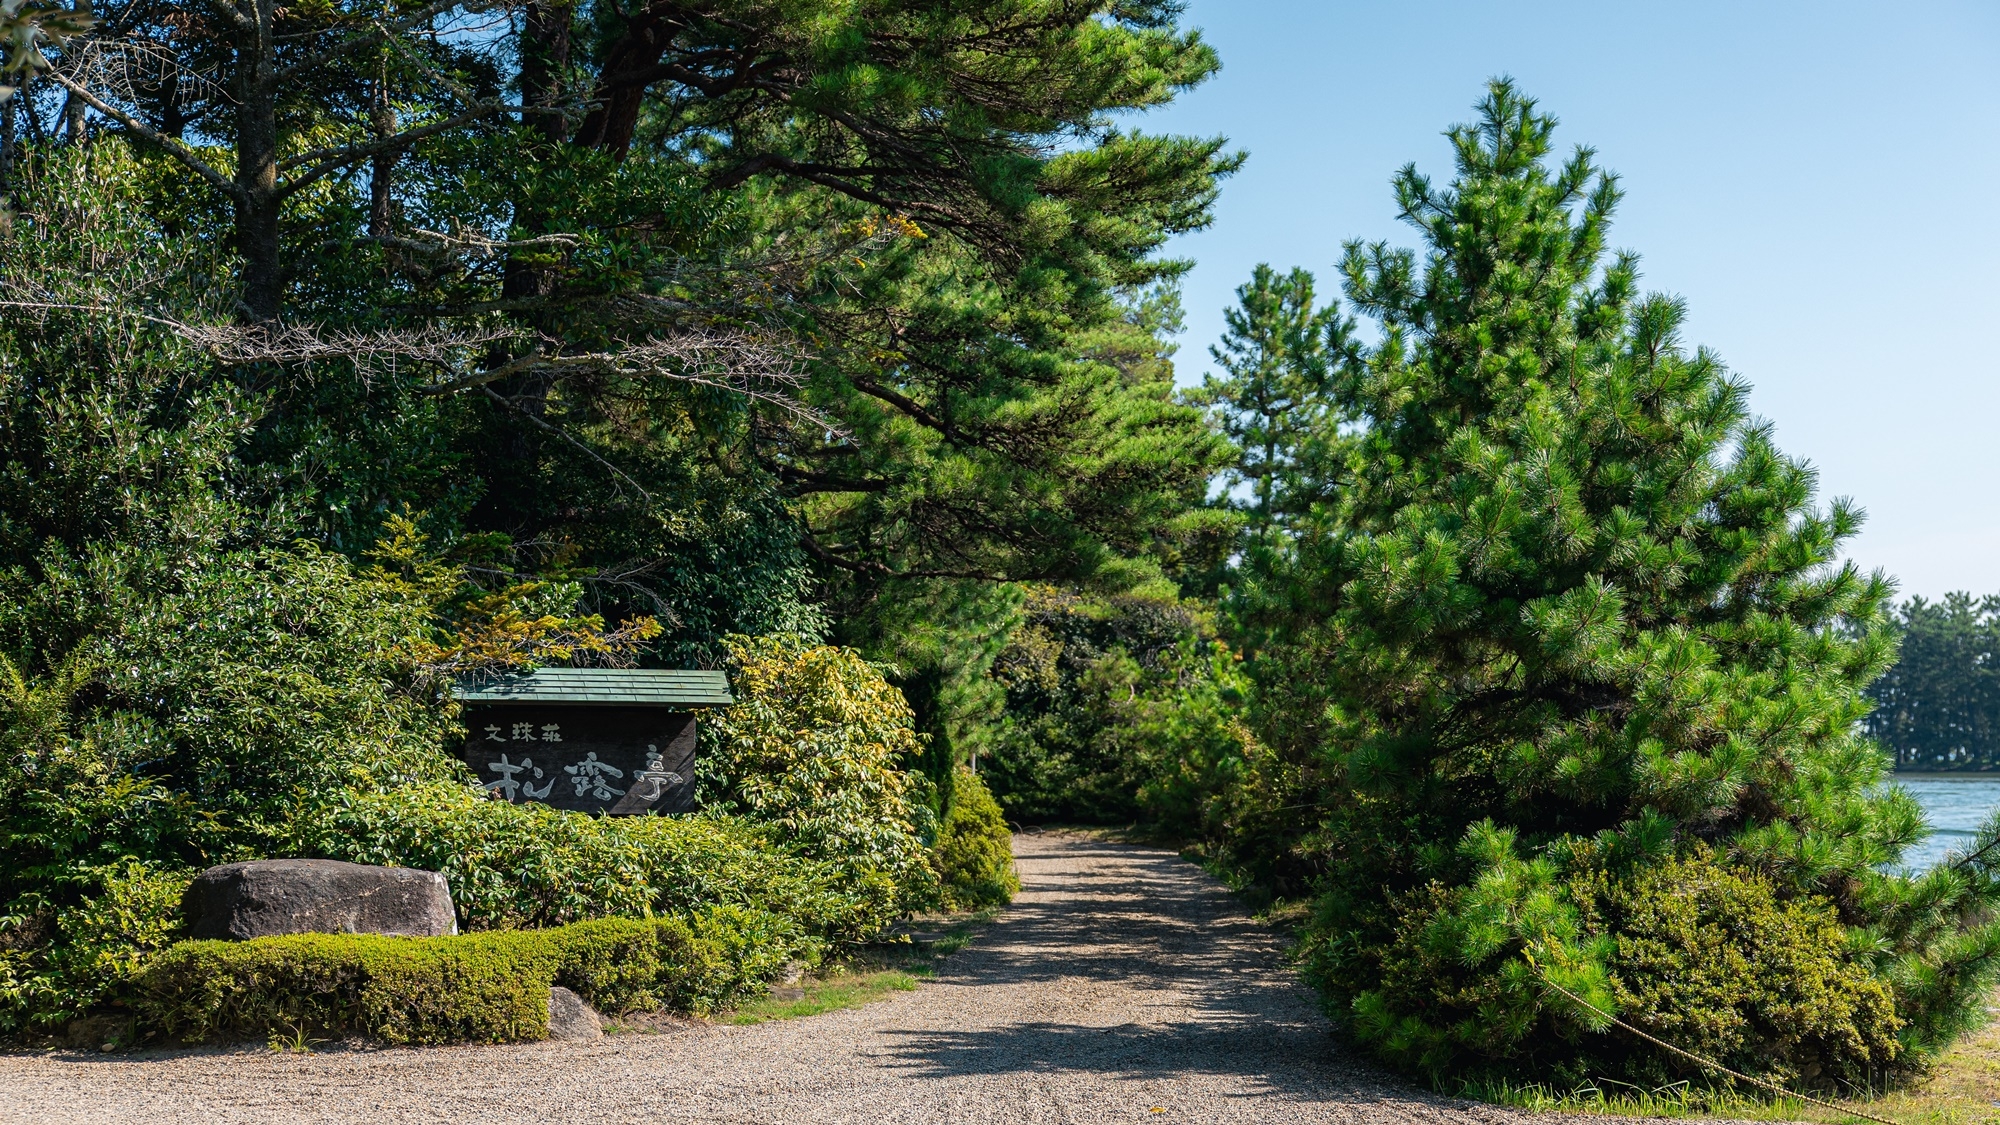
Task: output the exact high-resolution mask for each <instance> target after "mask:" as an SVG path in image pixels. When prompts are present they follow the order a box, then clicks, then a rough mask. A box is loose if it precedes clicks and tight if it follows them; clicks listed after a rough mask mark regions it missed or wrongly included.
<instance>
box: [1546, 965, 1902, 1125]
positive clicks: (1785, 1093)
mask: <svg viewBox="0 0 2000 1125" xmlns="http://www.w3.org/2000/svg"><path fill="white" fill-rule="evenodd" d="M1528 964H1529V965H1532V966H1534V970H1535V975H1536V976H1538V977H1540V978H1541V980H1542V983H1543V984H1546V985H1548V986H1549V987H1550V988H1553V989H1555V990H1556V991H1557V992H1560V993H1562V994H1563V995H1564V996H1567V997H1569V999H1570V1001H1571V1002H1572V1003H1574V1004H1577V1005H1579V1006H1581V1007H1584V1008H1588V1009H1590V1010H1591V1011H1593V1012H1596V1013H1597V1014H1598V1015H1600V1016H1603V1017H1604V1018H1605V1019H1607V1020H1609V1021H1610V1022H1611V1023H1613V1024H1615V1025H1616V1026H1618V1027H1621V1028H1624V1029H1625V1030H1626V1031H1629V1032H1631V1033H1632V1034H1634V1035H1636V1036H1638V1037H1639V1038H1641V1039H1644V1040H1645V1041H1646V1042H1648V1043H1651V1044H1652V1045H1653V1046H1655V1047H1658V1048H1660V1049H1662V1050H1666V1051H1672V1052H1673V1053H1674V1054H1676V1055H1679V1056H1680V1057H1682V1058H1684V1059H1688V1060H1691V1061H1693V1062H1694V1063H1696V1064H1697V1065H1700V1066H1705V1067H1707V1068H1709V1069H1710V1070H1719V1071H1721V1072H1722V1073H1724V1074H1727V1075H1728V1076H1730V1077H1731V1078H1739V1079H1742V1080H1743V1081H1745V1082H1748V1083H1750V1084H1751V1085H1752V1086H1757V1087H1760V1088H1762V1089H1765V1090H1769V1091H1770V1092H1771V1093H1774V1094H1777V1095H1778V1096H1779V1097H1785V1098H1797V1099H1799V1100H1800V1101H1802V1102H1811V1103H1812V1104H1813V1105H1816V1106H1824V1107H1825V1108H1827V1109H1830V1110H1833V1111H1834V1112H1835V1113H1845V1114H1847V1115H1849V1116H1851V1117H1859V1118H1862V1119H1863V1120H1866V1121H1873V1122H1876V1123H1877V1125H1902V1122H1900V1121H1891V1120H1889V1119H1888V1118H1886V1117H1877V1116H1875V1115H1874V1114H1872V1113H1863V1112H1862V1111H1860V1110H1858V1109H1849V1108H1848V1107H1846V1106H1844V1105H1836V1104H1834V1103H1833V1102H1829V1101H1825V1100H1822V1099H1820V1098H1815V1097H1813V1096H1812V1095H1811V1094H1801V1093H1799V1092H1797V1091H1796V1090H1787V1089H1785V1088H1784V1087H1783V1086H1780V1085H1778V1084H1777V1083H1775V1082H1766V1081H1765V1080H1763V1079H1762V1078H1753V1077H1751V1076H1750V1075H1748V1074H1744V1073H1743V1072H1742V1071H1739V1070H1731V1069H1729V1068H1728V1067H1726V1066H1724V1065H1722V1064H1721V1063H1719V1062H1716V1061H1715V1060H1714V1059H1706V1058H1703V1057H1701V1056H1700V1055H1697V1054H1695V1053H1694V1052H1693V1051H1683V1050H1682V1049H1680V1048H1679V1047H1676V1046H1674V1045H1673V1044H1672V1043H1669V1042H1667V1041H1665V1040H1664V1039H1660V1038H1659V1037H1657V1036H1653V1035H1648V1034H1647V1033H1646V1032H1643V1031H1641V1030H1639V1029H1638V1028H1636V1027H1633V1026H1632V1025H1631V1024H1629V1023H1626V1022H1625V1021H1624V1020H1621V1019H1619V1018H1618V1017H1617V1016H1614V1015H1612V1014H1611V1013H1610V1012H1607V1011H1605V1010H1604V1009H1602V1008H1600V1007H1598V1006H1597V1005H1595V1004H1593V1003H1591V1002H1590V1001H1588V1000H1585V999H1584V998H1583V997H1581V996H1578V995H1577V994H1576V993H1574V992H1571V991H1570V990H1569V989H1567V988H1564V987H1563V986H1562V985H1559V984H1557V983H1556V982H1554V981H1552V980H1550V979H1549V976H1548V974H1547V973H1545V972H1543V971H1542V967H1541V966H1540V965H1536V964H1535V959H1534V958H1533V957H1530V958H1528Z"/></svg>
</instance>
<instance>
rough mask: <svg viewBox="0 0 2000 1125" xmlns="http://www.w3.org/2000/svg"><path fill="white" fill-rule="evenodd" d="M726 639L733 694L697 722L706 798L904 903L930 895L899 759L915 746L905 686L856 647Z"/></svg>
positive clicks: (911, 780)
mask: <svg viewBox="0 0 2000 1125" xmlns="http://www.w3.org/2000/svg"><path fill="white" fill-rule="evenodd" d="M726 644H727V645H728V648H729V666H730V682H731V684H732V685H733V686H734V688H735V693H736V699H737V703H736V705H735V706H734V707H731V708H729V709H727V710H725V711H722V712H720V713H718V714H716V715H715V716H714V717H713V718H712V719H710V720H709V721H708V722H706V723H704V724H703V727H702V759H701V765H700V771H701V775H700V776H701V799H702V801H703V803H704V805H705V806H706V807H708V808H711V809H715V810H718V811H723V812H729V813H734V814H737V815H741V816H743V817H746V818H748V819H750V820H753V821H756V822H757V823H760V824H764V825H768V826H769V828H770V830H771V832H772V835H773V836H774V838H775V839H776V840H777V841H778V842H779V843H781V844H783V845H784V846H785V847H787V848H788V849H789V850H791V851H794V852H796V853H797V854H800V855H803V856H807V857H810V858H812V859H815V860H821V861H825V862H829V863H834V864H838V865H840V866H842V867H844V868H846V869H847V870H849V871H850V872H851V873H852V875H853V876H854V877H855V878H856V879H858V880H863V881H882V882H884V883H885V885H886V886H887V887H888V888H889V889H891V890H892V891H893V892H894V893H895V894H896V896H897V897H898V902H899V905H900V906H903V907H918V906H922V905H926V904H928V903H929V902H930V901H932V900H933V899H934V897H935V893H936V892H935V886H934V884H933V883H932V872H931V866H930V863H929V857H928V855H927V853H926V849H925V846H924V843H925V841H924V837H925V835H926V834H927V832H926V829H927V828H928V827H929V825H928V824H926V823H925V822H926V820H927V819H928V818H929V817H930V813H929V810H928V809H927V808H926V807H925V806H924V805H923V803H922V802H921V801H919V800H917V799H916V796H917V789H918V785H919V781H918V779H917V778H916V777H914V776H913V775H912V774H910V773H909V772H908V771H906V770H904V769H903V768H901V763H903V762H906V761H909V760H912V759H914V758H915V757H916V756H917V754H918V752H919V750H920V749H921V745H920V743H919V740H918V738H917V734H916V731H915V729H914V728H913V727H912V725H911V714H910V708H909V705H908V704H907V703H906V702H905V701H904V699H903V695H902V693H901V692H899V691H897V690H896V689H895V687H894V686H893V685H891V684H890V683H889V681H888V680H887V679H886V678H884V676H883V674H882V669H880V668H878V667H876V666H875V665H873V664H870V663H869V662H868V661H866V660H864V659H862V657H861V655H860V654H859V653H856V652H855V651H854V650H852V649H844V648H836V647H833V646H830V645H815V644H809V643H806V642H805V641H802V640H799V639H797V638H787V637H730V638H728V639H727V641H726Z"/></svg>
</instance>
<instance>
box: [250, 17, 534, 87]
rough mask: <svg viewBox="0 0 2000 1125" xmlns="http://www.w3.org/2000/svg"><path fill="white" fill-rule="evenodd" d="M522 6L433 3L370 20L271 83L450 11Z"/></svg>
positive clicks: (283, 70) (283, 71)
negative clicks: (393, 16)
mask: <svg viewBox="0 0 2000 1125" xmlns="http://www.w3.org/2000/svg"><path fill="white" fill-rule="evenodd" d="M520 6H522V0H434V2H433V3H430V4H426V5H424V6H423V7H421V8H418V9H416V10H415V11H413V12H406V13H404V14H403V15H401V16H399V17H397V18H396V19H393V20H388V21H386V22H385V21H382V20H373V21H370V22H371V23H372V24H373V27H372V29H371V30H369V31H365V32H362V33H361V34H358V35H355V36H353V37H352V38H349V39H344V40H342V41H340V42H339V43H336V44H334V45H333V46H331V47H328V48H327V49H325V50H323V51H320V52H319V53H317V54H312V55H307V56H306V57H305V58H302V59H300V60H298V61H297V62H294V63H290V64H288V65H286V66H283V67H281V68H279V69H278V70H277V71H276V72H275V73H274V74H273V75H272V76H271V80H272V82H273V83H274V84H282V83H284V82H285V80H287V79H289V78H291V77H292V76H294V75H297V74H309V73H311V72H313V71H315V70H318V69H319V68H320V67H323V66H325V65H326V64H327V63H329V62H331V61H333V60H334V59H337V58H339V57H340V56H342V55H344V54H347V53H348V52H350V51H361V50H366V49H368V48H369V47H373V46H376V45H377V44H380V43H383V42H385V41H387V40H388V39H389V38H391V37H392V36H395V35H397V34H399V33H401V32H404V31H408V30H409V29H411V28H413V27H417V26H420V25H422V24H426V23H429V22H430V21H431V20H432V19H434V18H436V17H438V16H441V15H443V14H444V13H446V12H449V11H451V10H452V9H453V8H464V9H465V11H466V14H468V15H471V14H473V13H477V12H490V11H493V10H495V9H500V8H516V7H520Z"/></svg>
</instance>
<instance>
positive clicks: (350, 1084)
mask: <svg viewBox="0 0 2000 1125" xmlns="http://www.w3.org/2000/svg"><path fill="white" fill-rule="evenodd" d="M1015 840H1016V845H1015V848H1016V855H1017V860H1018V864H1019V869H1020V875H1021V880H1022V883H1023V892H1022V894H1021V896H1020V898H1019V899H1018V900H1017V902H1016V904H1015V905H1014V907H1013V908H1012V909H1010V910H1008V911H1007V912H1006V913H1005V914H1003V915H1002V916H1001V917H1000V918H999V919H998V920H997V921H996V922H994V923H993V924H992V926H991V927H989V928H988V929H987V931H986V932H985V933H984V934H983V935H982V936H981V937H980V939H979V940H978V941H977V942H976V943H975V944H974V945H973V946H971V947H970V948H968V949H967V950H965V951H964V952H962V953H959V954H957V955H955V956H954V957H953V958H952V959H951V960H950V961H949V962H946V964H945V966H944V970H943V972H941V973H940V975H939V976H938V978H937V979H936V980H934V981H932V982H929V983H927V984H925V985H924V986H923V987H922V988H920V989H919V990H917V991H915V992H909V993H902V994H898V995H896V996H893V997H891V998H889V999H886V1000H883V1001H880V1002H877V1003H874V1004H870V1005H867V1006H866V1007H861V1008H853V1009H848V1010H845V1011H838V1012H832V1013H829V1014H826V1015H822V1016H816V1017H812V1018H809V1019H800V1020H781V1021H773V1022H769V1023H763V1024H758V1025H755V1026H750V1027H734V1026H727V1025H722V1024H703V1023H690V1024H688V1025H686V1026H685V1027H684V1028H681V1029H678V1030H670V1031H667V1032H664V1033H661V1034H624V1035H615V1036H609V1037H607V1038H605V1039H602V1040H596V1041H592V1042H589V1043H584V1044H575V1043H557V1042H546V1043H531V1044H520V1045H511V1046H501V1047H450V1048H430V1049H358V1050H326V1049H322V1050H320V1051H319V1052H318V1053H314V1054H305V1055H299V1054H282V1053H278V1052H274V1051H271V1050H269V1049H267V1048H254V1049H253V1048H239V1049H235V1050H209V1051H179V1052H153V1053H145V1054H137V1055H130V1056H105V1055H93V1054H80V1053H79V1054H47V1055H44V1054H28V1053H13V1054H8V1055H0V1089H4V1090H5V1091H6V1097H5V1098H0V1121H5V1122H15V1121H22V1122H35V1123H36V1125H58V1123H61V1122H72V1121H74V1122H86V1121H87V1122H92V1123H94V1125H109V1123H114V1122H147V1123H162V1125H174V1123H181V1122H189V1123H192V1122H202V1123H204V1125H206V1123H211V1122H213V1123H236V1122H276V1121H283V1122H370V1123H375V1122H458V1121H465V1122H472V1121H477V1122H484V1123H494V1125H505V1123H521V1125H527V1123H540V1122H572V1121H573V1122H585V1121H588V1122H593V1123H601V1125H610V1123H614V1122H640V1121H645V1122H657V1121H731V1122H743V1121H768V1122H786V1123H795V1122H801V1121H812V1122H816V1123H817V1122H849V1121H852V1122H866V1123H867V1125H890V1123H900V1122H909V1123H913V1125H915V1123H921V1125H937V1123H941V1122H1068V1121H1093V1122H1095V1121H1123V1120H1141V1121H1188V1122H1193V1121H1201V1122H1210V1121H1223V1122H1227V1121H1246V1122H1247V1121H1256V1122H1295V1121H1296V1122H1306V1121H1312V1122H1323V1121H1342V1122H1344V1121H1355V1122H1360V1121H1367V1122H1385V1123H1392V1125H1393V1123H1395V1122H1405V1121H1408V1122H1417V1121H1424V1122H1503V1121H1527V1120H1537V1121H1548V1120H1553V1119H1551V1118H1546V1117H1531V1116H1530V1115H1527V1114H1522V1113H1517V1112H1514V1111H1510V1110H1506V1109H1501V1108H1495V1107H1490V1106H1481V1105H1472V1104H1468V1103H1462V1102H1454V1101H1451V1100H1449V1099H1443V1098H1438V1097H1435V1096H1433V1095H1430V1094H1427V1093H1424V1092H1422V1091H1419V1090H1416V1089H1414V1088H1412V1087H1410V1086H1409V1085H1407V1084H1406V1083H1403V1082H1401V1081H1399V1080H1397V1079H1395V1078H1392V1077H1388V1076H1386V1075H1383V1074H1382V1073H1380V1072H1379V1071H1377V1070H1375V1069H1374V1068H1373V1067H1370V1066H1368V1065H1367V1064H1364V1063H1359V1062H1356V1061H1354V1060H1352V1059H1351V1058H1350V1057H1349V1056H1348V1055H1347V1054H1346V1053H1345V1052H1344V1051H1343V1050H1342V1049H1341V1048H1340V1047H1339V1046H1338V1045H1337V1044H1335V1043H1334V1042H1333V1041H1332V1040H1331V1039H1330V1038H1329V1037H1328V1035H1327V1031H1326V1025H1325V1023H1324V1021H1323V1020H1322V1018H1321V1017H1320V1016H1319V1015H1318V1012H1317V1009H1316V1007H1315V1004H1314V1000H1313V998H1312V995H1311V993H1310V992H1309V991H1308V990H1307V989H1306V988H1305V987H1304V986H1303V985H1302V984H1300V983H1299V982H1298V981H1297V980H1296V978H1295V977H1294V976H1293V975H1292V973H1291V972H1290V971H1289V970H1288V969H1287V968H1286V967H1285V966H1284V963H1283V958H1282V954H1281V944H1280V942H1279V940H1278V939H1277V937H1276V936H1275V935H1273V934H1272V933H1271V932H1270V931H1269V930H1267V929H1265V928H1264V927H1262V926H1259V925H1257V924H1256V923H1254V922H1252V921H1251V920H1249V919H1248V918H1246V917H1245V916H1244V915H1243V914H1242V912H1241V910H1240V909H1239V908H1238V906H1237V904H1236V903H1235V901H1234V900H1233V899H1232V898H1231V897H1230V896H1229V895H1228V893H1227V892H1226V891H1224V890H1223V889H1222V888H1221V887H1220V886H1219V885H1218V884H1216V883H1215V881H1214V880H1212V879H1210V878H1209V877H1208V876H1207V875H1205V874H1204V873H1202V872H1201V871H1200V870H1199V869H1197V868H1195V867H1194V866H1192V865H1190V864H1188V863H1186V862H1184V861H1182V860H1181V859H1179V858H1177V857H1176V856H1174V855H1172V854H1171V853H1168V852H1164V851H1159V850H1155V849H1149V848H1141V847H1133V846H1129V845H1121V844H1111V843H1102V842H1096V841H1089V840H1083V839H1079V838H1077V837H1073V836H1067V835H1059V834H1053V833H1031V834H1021V835H1018V836H1016V837H1015ZM1155 1107H1157V1112H1156V1109H1155ZM1598 1120H1602V1119H1598Z"/></svg>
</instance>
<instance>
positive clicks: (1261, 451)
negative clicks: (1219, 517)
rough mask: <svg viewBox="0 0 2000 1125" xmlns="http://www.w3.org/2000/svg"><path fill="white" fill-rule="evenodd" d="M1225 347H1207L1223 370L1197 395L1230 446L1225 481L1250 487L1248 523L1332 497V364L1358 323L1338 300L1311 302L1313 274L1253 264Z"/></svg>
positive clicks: (1231, 315)
mask: <svg viewBox="0 0 2000 1125" xmlns="http://www.w3.org/2000/svg"><path fill="white" fill-rule="evenodd" d="M1236 300H1237V306H1238V307H1236V308H1233V309H1227V310H1225V311H1224V313H1223V319H1224V322H1225V324H1226V325H1227V328H1226V330H1225V331H1224V333H1223V336H1222V343H1221V344H1220V345H1218V346H1215V347H1211V348H1210V349H1209V354H1211V355H1212V356H1214V357H1215V362H1216V363H1218V364H1220V365H1221V367H1222V370H1223V372H1224V374H1222V375H1221V376H1216V375H1208V376H1205V377H1204V378H1203V380H1202V393H1201V395H1200V396H1199V397H1200V401H1202V402H1203V403H1204V404H1205V405H1207V406H1208V407H1209V408H1210V409H1211V411H1212V412H1213V413H1214V415H1215V418H1216V421H1217V423H1218V425H1219V426H1220V428H1221V430H1222V432H1223V433H1225V434H1227V435H1229V438H1230V440H1231V441H1233V442H1234V443H1235V444H1236V448H1237V456H1236V463H1235V464H1234V465H1233V466H1231V467H1230V470H1229V471H1228V472H1227V473H1225V474H1224V476H1223V480H1224V483H1225V485H1227V486H1235V485H1238V484H1248V485H1250V488H1251V496H1250V498H1249V499H1248V501H1247V502H1246V503H1247V505H1248V507H1249V509H1250V512H1251V518H1252V521H1253V524H1254V526H1256V527H1259V528H1262V527H1268V526H1269V525H1270V524H1271V523H1273V522H1276V521H1279V520H1282V519H1284V518H1286V517H1288V516H1296V515H1303V514H1304V513H1305V512H1307V511H1309V510H1310V509H1311V507H1312V505H1313V504H1314V503H1315V502H1318V501H1322V500H1326V499H1330V498H1331V494H1332V490H1333V489H1334V488H1335V487H1336V486H1337V484H1338V478H1339V473H1340V469H1341V465H1340V461H1341V453H1342V452H1343V449H1342V446H1343V444H1344V443H1343V442H1342V440H1341V434H1340V421H1341V414H1340V412H1339V409H1338V407H1337V406H1336V404H1335V401H1334V396H1333V380H1334V375H1335V372H1336V370H1337V368H1338V367H1339V366H1340V365H1341V363H1342V362H1343V361H1344V360H1347V359H1348V358H1349V357H1350V355H1351V353H1352V352H1353V350H1354V348H1355V344H1354V341H1353V340H1352V338H1351V335H1350V334H1351V333H1352V331H1353V328H1354V322H1353V321H1352V320H1351V319H1349V318H1346V317H1343V316H1341V315H1340V309H1339V306H1338V305H1337V304H1330V305H1327V306H1325V307H1323V308H1315V307H1313V276H1312V274H1311V273H1309V272H1307V271H1306V270H1303V269H1294V270H1293V271H1291V272H1290V273H1288V274H1283V275H1281V274H1279V273H1278V272H1277V271H1276V270H1273V269H1272V268H1271V267H1270V266H1268V265H1265V264H1263V263H1259V264H1258V266H1257V268H1256V269H1255V270H1254V271H1252V273H1251V275H1250V280H1249V281H1247V282H1245V283H1243V284H1242V285H1240V286H1237V288H1236Z"/></svg>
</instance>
